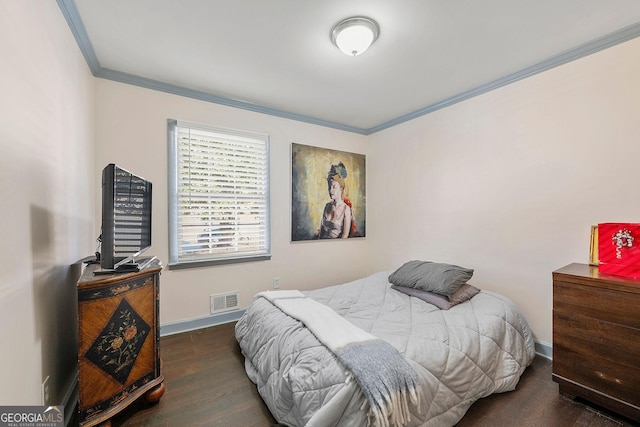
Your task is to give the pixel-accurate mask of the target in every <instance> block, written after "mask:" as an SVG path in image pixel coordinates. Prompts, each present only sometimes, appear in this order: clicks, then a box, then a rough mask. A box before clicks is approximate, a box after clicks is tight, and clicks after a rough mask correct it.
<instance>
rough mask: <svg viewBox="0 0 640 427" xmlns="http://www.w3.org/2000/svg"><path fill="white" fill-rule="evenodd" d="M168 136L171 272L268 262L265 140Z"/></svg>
mask: <svg viewBox="0 0 640 427" xmlns="http://www.w3.org/2000/svg"><path fill="white" fill-rule="evenodd" d="M168 130H169V268H183V267H190V266H202V265H210V264H223V263H232V262H242V261H255V260H260V259H270V258H271V253H270V241H269V240H270V239H269V137H268V135H261V134H254V133H250V132H242V131H236V130H228V129H219V128H215V127H211V126H206V125H200V124H194V123H187V122H180V121H176V120H169V121H168Z"/></svg>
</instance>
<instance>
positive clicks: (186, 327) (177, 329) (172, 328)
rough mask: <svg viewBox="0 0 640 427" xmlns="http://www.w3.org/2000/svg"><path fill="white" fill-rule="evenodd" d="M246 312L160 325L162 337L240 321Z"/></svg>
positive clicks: (238, 311) (226, 313) (235, 311)
mask: <svg viewBox="0 0 640 427" xmlns="http://www.w3.org/2000/svg"><path fill="white" fill-rule="evenodd" d="M245 311H246V310H245V309H240V310H233V311H227V312H225V313H218V314H212V315H210V316H203V317H196V318H193V319H186V320H178V321H176V322H167V323H163V324H161V325H160V336H161V337H166V336H167V335H174V334H179V333H182V332H189V331H195V330H196V329H202V328H208V327H210V326H216V325H222V324H223V323H229V322H235V321H238V320H240V318H241V317H242V315H243V314H244V312H245Z"/></svg>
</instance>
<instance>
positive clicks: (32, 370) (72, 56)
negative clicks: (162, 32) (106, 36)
mask: <svg viewBox="0 0 640 427" xmlns="http://www.w3.org/2000/svg"><path fill="white" fill-rule="evenodd" d="M0 52H2V60H1V61H2V66H0V117H2V123H1V125H0V218H2V221H0V236H1V237H2V248H1V249H0V348H1V351H0V405H40V404H41V391H40V390H41V383H42V381H43V379H44V378H45V377H46V376H50V391H51V396H52V402H53V403H54V404H60V403H62V400H63V397H64V395H65V393H66V391H67V390H68V389H69V388H70V386H71V385H72V380H73V377H74V375H75V371H76V370H75V367H76V358H77V353H76V335H77V334H76V332H75V330H76V300H75V281H76V275H77V274H78V269H72V268H70V264H72V263H74V262H75V261H76V260H78V259H79V258H81V257H84V256H86V255H88V254H90V253H91V252H92V251H93V250H94V247H95V246H94V240H93V236H92V235H93V230H94V228H95V227H94V224H93V221H94V211H93V203H92V202H93V197H94V191H95V182H94V172H93V129H92V126H93V105H92V103H93V98H92V96H93V87H92V85H93V77H92V76H91V73H90V72H89V70H88V68H87V65H86V63H85V61H84V58H83V57H82V55H81V54H80V51H79V49H78V46H77V44H76V42H75V40H74V38H73V36H72V34H71V32H70V31H69V27H68V25H67V23H66V22H65V20H64V18H63V16H62V14H61V13H60V10H59V8H58V6H57V5H56V3H55V2H49V1H47V2H36V1H30V2H27V1H3V2H0Z"/></svg>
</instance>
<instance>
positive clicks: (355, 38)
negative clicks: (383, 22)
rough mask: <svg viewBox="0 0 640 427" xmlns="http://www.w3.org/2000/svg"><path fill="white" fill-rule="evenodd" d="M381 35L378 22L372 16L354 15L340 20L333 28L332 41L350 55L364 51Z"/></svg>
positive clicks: (356, 54)
mask: <svg viewBox="0 0 640 427" xmlns="http://www.w3.org/2000/svg"><path fill="white" fill-rule="evenodd" d="M379 35H380V27H379V26H378V23H377V22H376V21H374V20H373V19H371V18H365V17H364V16H354V17H351V18H347V19H345V20H342V21H340V22H338V23H337V24H336V25H334V26H333V28H332V29H331V41H332V42H333V44H335V45H336V46H337V47H338V49H340V50H341V51H342V52H344V53H345V54H346V55H349V56H358V55H361V54H362V53H364V51H365V50H367V49H368V48H369V46H371V45H372V44H373V42H375V41H376V39H377V38H378V36H379Z"/></svg>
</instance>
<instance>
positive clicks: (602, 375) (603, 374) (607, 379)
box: [596, 371, 623, 384]
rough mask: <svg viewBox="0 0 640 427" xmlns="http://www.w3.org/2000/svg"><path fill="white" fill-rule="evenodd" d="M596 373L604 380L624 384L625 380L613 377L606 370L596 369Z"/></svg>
mask: <svg viewBox="0 0 640 427" xmlns="http://www.w3.org/2000/svg"><path fill="white" fill-rule="evenodd" d="M596 375H597V376H599V377H600V378H602V379H603V380H606V381H610V382H614V383H616V384H623V381H622V380H621V379H620V378H616V377H613V376H611V375H607V374H605V373H604V372H601V371H596Z"/></svg>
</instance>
